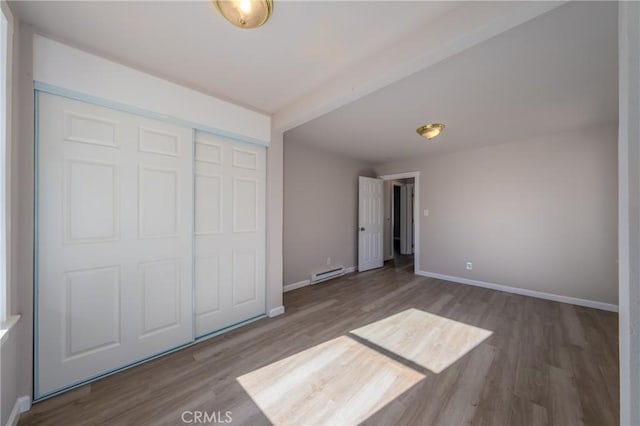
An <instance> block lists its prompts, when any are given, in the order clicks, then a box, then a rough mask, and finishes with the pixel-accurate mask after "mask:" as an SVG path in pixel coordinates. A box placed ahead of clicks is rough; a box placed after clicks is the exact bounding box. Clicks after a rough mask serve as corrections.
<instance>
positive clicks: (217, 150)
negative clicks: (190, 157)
mask: <svg viewBox="0 0 640 426" xmlns="http://www.w3.org/2000/svg"><path fill="white" fill-rule="evenodd" d="M195 159H196V161H202V162H204V163H211V164H222V145H219V144H216V143H211V142H203V141H196V146H195Z"/></svg>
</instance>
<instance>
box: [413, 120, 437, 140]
mask: <svg viewBox="0 0 640 426" xmlns="http://www.w3.org/2000/svg"><path fill="white" fill-rule="evenodd" d="M443 130H444V124H442V123H430V124H426V125H424V126H420V127H418V128H417V129H416V132H417V133H418V134H419V135H420V136H422V137H423V138H427V139H433V138H435V137H436V136H438V135H439V134H440V133H441V132H442V131H443Z"/></svg>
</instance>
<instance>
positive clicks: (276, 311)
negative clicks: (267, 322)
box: [269, 305, 284, 318]
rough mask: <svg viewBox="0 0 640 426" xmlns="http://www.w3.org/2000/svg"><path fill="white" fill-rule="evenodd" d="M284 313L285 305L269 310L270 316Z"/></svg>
mask: <svg viewBox="0 0 640 426" xmlns="http://www.w3.org/2000/svg"><path fill="white" fill-rule="evenodd" d="M282 314H284V306H282V305H280V306H277V307H275V308H273V309H271V310H270V311H269V318H273V317H277V316H278V315H282Z"/></svg>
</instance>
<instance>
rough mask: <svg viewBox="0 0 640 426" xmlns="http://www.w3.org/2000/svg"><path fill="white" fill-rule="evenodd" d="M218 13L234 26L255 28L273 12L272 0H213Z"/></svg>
mask: <svg viewBox="0 0 640 426" xmlns="http://www.w3.org/2000/svg"><path fill="white" fill-rule="evenodd" d="M213 4H215V6H216V8H217V9H218V11H220V14H221V15H222V16H224V18H225V19H226V20H227V21H229V22H231V23H232V24H233V25H235V26H236V27H240V28H257V27H259V26H260V25H262V24H264V23H265V22H267V19H269V17H270V16H271V13H272V12H273V0H213Z"/></svg>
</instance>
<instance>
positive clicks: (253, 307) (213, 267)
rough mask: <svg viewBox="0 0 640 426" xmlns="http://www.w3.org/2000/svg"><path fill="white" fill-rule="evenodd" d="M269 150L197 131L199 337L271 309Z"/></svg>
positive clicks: (195, 262) (196, 247) (196, 219)
mask: <svg viewBox="0 0 640 426" xmlns="http://www.w3.org/2000/svg"><path fill="white" fill-rule="evenodd" d="M265 179H266V150H265V148H262V147H259V146H255V145H250V144H245V143H242V142H237V141H232V140H229V139H226V138H222V137H219V136H214V135H211V134H208V133H203V132H196V142H195V175H194V181H195V182H194V184H195V227H194V233H195V259H194V266H195V268H194V273H195V301H196V303H195V309H196V312H195V314H196V320H195V321H196V336H197V337H202V336H205V335H207V334H209V333H212V332H215V331H218V330H220V329H222V328H224V327H228V326H230V325H234V324H237V323H239V322H241V321H244V320H247V319H250V318H253V317H256V316H258V315H262V314H264V313H265V309H266V308H265V256H266V251H265V244H266V235H265V233H266V230H265V202H266V200H265Z"/></svg>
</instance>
